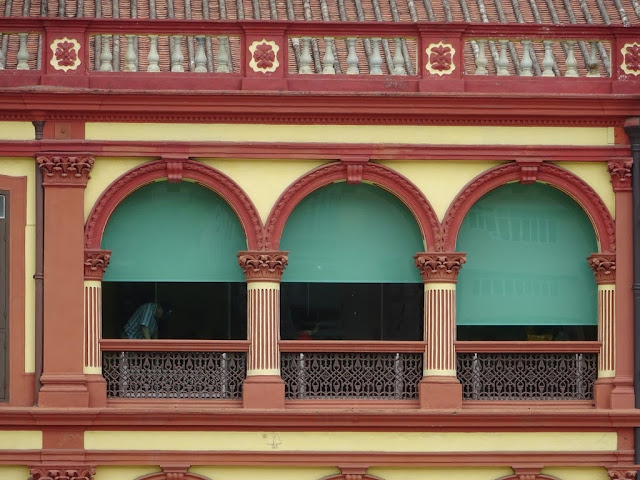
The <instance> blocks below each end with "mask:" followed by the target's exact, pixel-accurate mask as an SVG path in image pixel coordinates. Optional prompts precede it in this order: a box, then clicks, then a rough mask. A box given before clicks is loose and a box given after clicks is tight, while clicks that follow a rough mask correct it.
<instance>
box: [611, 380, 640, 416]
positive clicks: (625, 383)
mask: <svg viewBox="0 0 640 480" xmlns="http://www.w3.org/2000/svg"><path fill="white" fill-rule="evenodd" d="M613 385H614V386H613V391H612V392H611V408H615V409H627V408H635V396H634V393H633V378H630V377H615V378H614V379H613Z"/></svg>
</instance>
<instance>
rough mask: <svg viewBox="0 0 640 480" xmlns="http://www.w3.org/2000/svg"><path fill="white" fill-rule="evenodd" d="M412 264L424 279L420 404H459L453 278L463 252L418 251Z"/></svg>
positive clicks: (437, 405) (436, 406)
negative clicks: (424, 342)
mask: <svg viewBox="0 0 640 480" xmlns="http://www.w3.org/2000/svg"><path fill="white" fill-rule="evenodd" d="M414 260H415V265H416V267H417V268H418V270H420V274H421V275H422V281H423V283H424V339H425V341H426V342H427V346H426V349H425V354H424V370H423V378H422V380H421V382H420V387H419V389H420V407H421V408H458V407H460V406H462V385H461V384H460V381H459V380H458V378H457V377H456V352H455V346H454V341H455V338H456V318H455V315H456V282H457V279H458V272H459V271H460V268H461V267H462V265H463V264H464V263H465V261H466V257H465V254H464V253H440V252H438V253H418V254H417V255H416V256H415V257H414Z"/></svg>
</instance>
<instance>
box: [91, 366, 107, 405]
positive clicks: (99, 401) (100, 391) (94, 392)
mask: <svg viewBox="0 0 640 480" xmlns="http://www.w3.org/2000/svg"><path fill="white" fill-rule="evenodd" d="M87 390H88V391H89V406H90V407H106V406H107V381H106V380H105V379H104V377H103V376H102V375H99V374H89V375H87Z"/></svg>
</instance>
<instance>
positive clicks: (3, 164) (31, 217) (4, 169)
mask: <svg viewBox="0 0 640 480" xmlns="http://www.w3.org/2000/svg"><path fill="white" fill-rule="evenodd" d="M16 123H17V122H16ZM2 125H3V123H2V122H0V131H1V129H2ZM28 125H29V126H30V127H31V129H32V130H33V126H32V125H31V124H28ZM32 133H33V132H32ZM35 168H36V167H35V160H34V159H33V158H14V157H3V158H0V175H7V176H11V177H27V226H26V228H25V260H24V262H25V279H24V282H25V292H24V293H25V298H24V301H25V305H24V313H25V316H24V322H25V324H24V326H25V329H24V330H25V331H24V333H25V339H24V340H25V342H24V343H25V351H24V362H25V372H27V373H33V372H35V369H36V356H35V341H36V340H35V338H36V337H35V328H36V327H35V325H36V323H35V316H36V314H35V298H36V284H35V280H34V279H33V275H34V274H35V273H36V202H35V200H36V193H35V192H36V182H35V179H36V171H35Z"/></svg>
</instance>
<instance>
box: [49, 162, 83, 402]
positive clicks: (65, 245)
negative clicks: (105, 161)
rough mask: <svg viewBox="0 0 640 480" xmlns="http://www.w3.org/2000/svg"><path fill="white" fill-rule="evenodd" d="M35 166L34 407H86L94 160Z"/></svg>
mask: <svg viewBox="0 0 640 480" xmlns="http://www.w3.org/2000/svg"><path fill="white" fill-rule="evenodd" d="M37 161H38V164H39V166H40V169H41V171H42V176H43V185H44V335H43V336H44V340H43V341H44V345H43V347H44V348H43V356H44V362H43V373H42V377H41V382H42V388H41V389H40V395H39V400H38V403H39V405H40V406H45V407H86V406H88V405H89V392H88V389H87V379H86V377H85V375H84V373H83V356H84V355H83V354H84V349H83V345H84V343H83V342H84V339H83V331H84V329H83V324H84V317H83V304H84V295H83V283H84V267H83V263H84V258H83V252H84V246H83V237H84V212H83V210H84V188H85V187H86V185H87V181H88V179H89V172H90V171H91V167H92V166H93V162H94V159H93V158H92V157H90V156H86V155H64V154H50V155H42V156H39V157H37Z"/></svg>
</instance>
